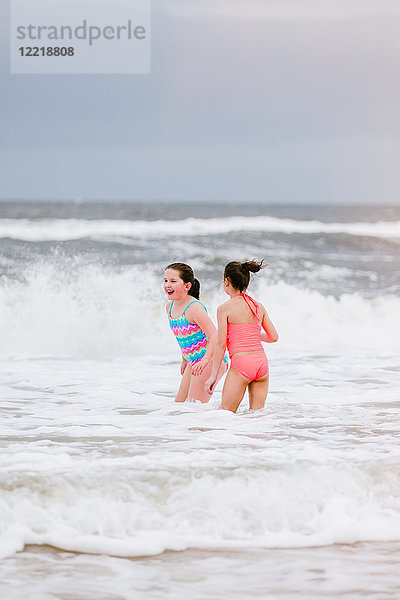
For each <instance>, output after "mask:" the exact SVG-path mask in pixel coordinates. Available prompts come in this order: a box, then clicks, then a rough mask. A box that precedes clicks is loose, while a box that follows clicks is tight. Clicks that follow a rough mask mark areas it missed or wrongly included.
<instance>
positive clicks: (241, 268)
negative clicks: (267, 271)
mask: <svg viewBox="0 0 400 600" xmlns="http://www.w3.org/2000/svg"><path fill="white" fill-rule="evenodd" d="M263 263H264V261H263V260H262V261H261V262H257V261H255V260H246V261H245V262H238V261H233V262H230V263H228V264H227V265H226V267H225V269H224V279H229V281H230V282H231V284H232V286H233V287H234V288H235V290H239V292H244V291H245V290H246V289H247V286H248V285H249V283H250V273H258V271H260V270H261V269H262V268H263V266H264V264H263Z"/></svg>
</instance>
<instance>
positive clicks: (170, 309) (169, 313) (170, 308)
mask: <svg viewBox="0 0 400 600" xmlns="http://www.w3.org/2000/svg"><path fill="white" fill-rule="evenodd" d="M174 302H175V300H172V302H171V306H170V307H169V311H168V315H169V316H171V311H172V305H173V303H174Z"/></svg>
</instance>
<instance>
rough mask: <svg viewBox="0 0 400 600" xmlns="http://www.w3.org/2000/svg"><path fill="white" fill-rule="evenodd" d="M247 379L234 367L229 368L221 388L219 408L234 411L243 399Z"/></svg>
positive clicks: (247, 383) (247, 382)
mask: <svg viewBox="0 0 400 600" xmlns="http://www.w3.org/2000/svg"><path fill="white" fill-rule="evenodd" d="M248 385H249V380H248V379H246V377H243V375H242V374H241V373H239V371H236V369H229V372H228V375H227V376H226V379H225V383H224V387H223V390H222V402H221V408H223V409H224V410H231V411H232V412H236V411H237V409H238V408H239V404H240V403H241V401H242V400H243V396H244V393H245V391H246V388H247V386H248Z"/></svg>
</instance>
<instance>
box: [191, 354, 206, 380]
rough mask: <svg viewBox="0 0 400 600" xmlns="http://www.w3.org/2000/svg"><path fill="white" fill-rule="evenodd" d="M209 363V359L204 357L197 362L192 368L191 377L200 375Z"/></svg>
mask: <svg viewBox="0 0 400 600" xmlns="http://www.w3.org/2000/svg"><path fill="white" fill-rule="evenodd" d="M209 362H210V359H209V358H206V357H205V356H204V357H203V358H202V359H201V360H199V362H197V363H195V364H194V365H193V366H192V375H197V376H198V375H201V374H202V372H203V371H204V369H205V368H206V366H207V365H208V363H209Z"/></svg>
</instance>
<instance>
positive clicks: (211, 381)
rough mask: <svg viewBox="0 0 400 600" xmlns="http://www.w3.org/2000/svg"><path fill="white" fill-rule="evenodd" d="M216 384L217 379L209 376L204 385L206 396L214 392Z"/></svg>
mask: <svg viewBox="0 0 400 600" xmlns="http://www.w3.org/2000/svg"><path fill="white" fill-rule="evenodd" d="M216 383H217V378H216V377H214V376H213V375H211V377H209V378H208V379H207V381H206V382H205V384H204V387H205V390H206V392H207V393H208V394H210V396H211V394H212V393H213V391H214V388H215V384H216Z"/></svg>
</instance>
